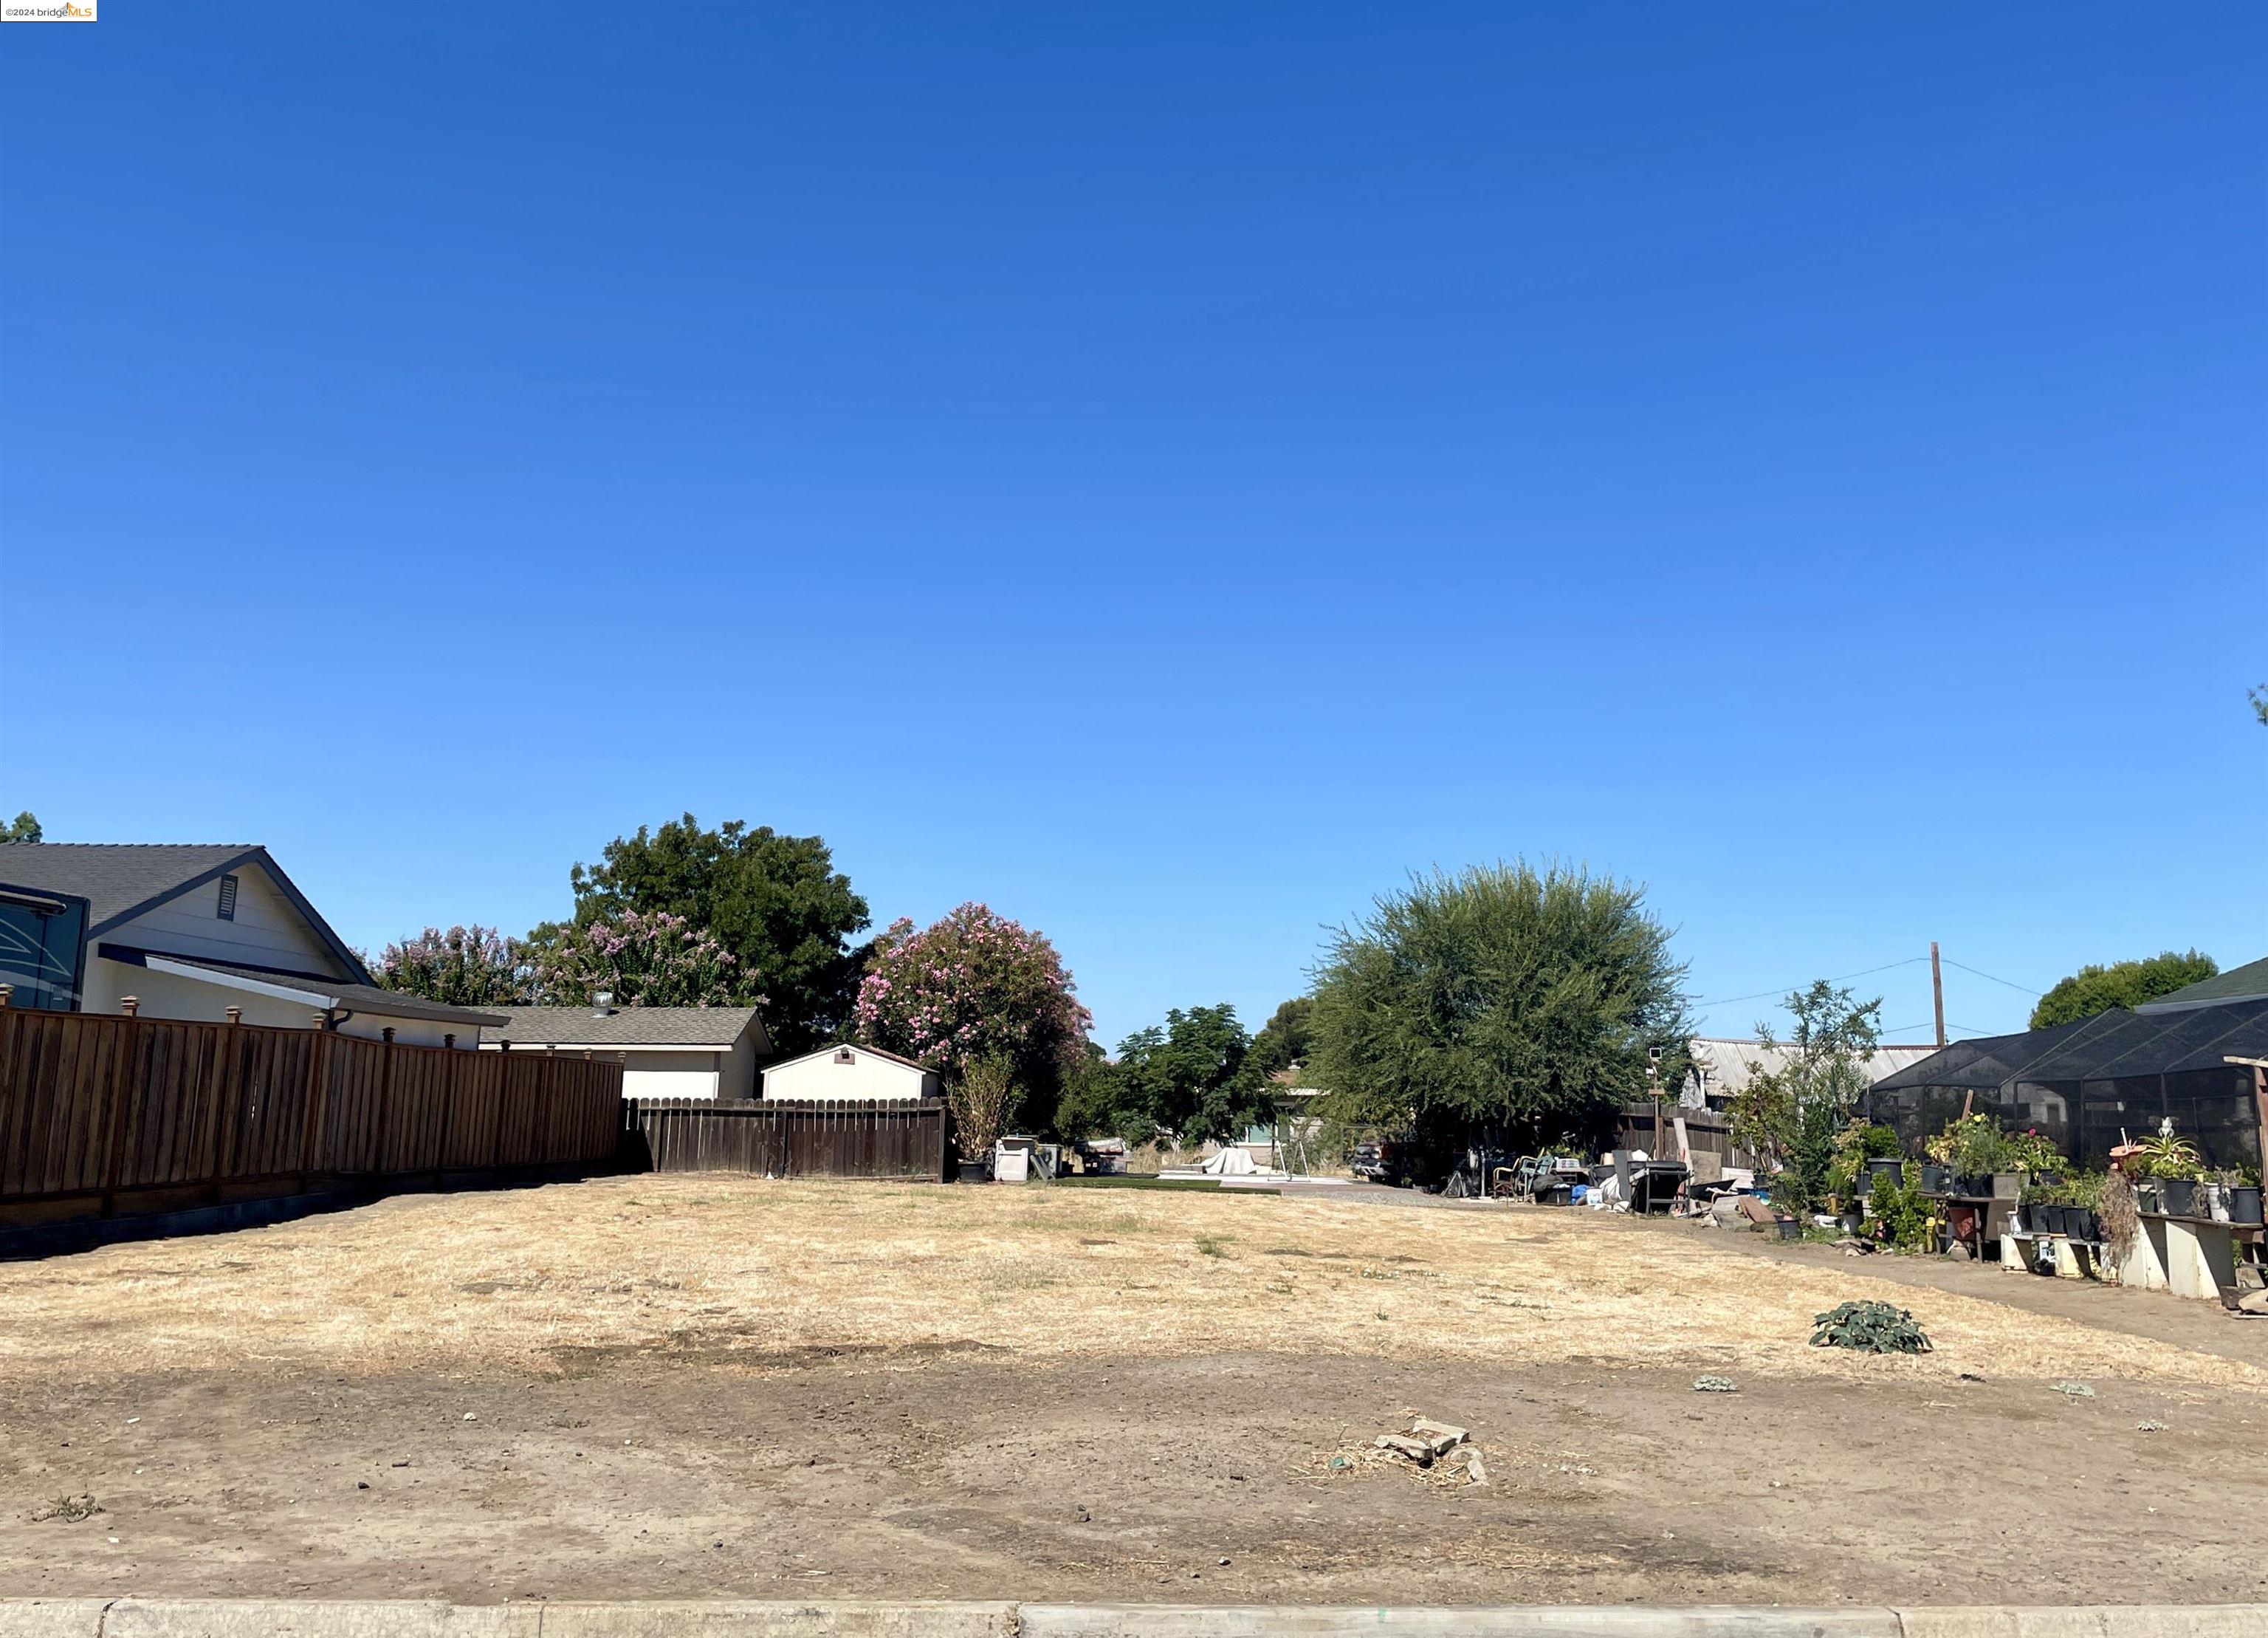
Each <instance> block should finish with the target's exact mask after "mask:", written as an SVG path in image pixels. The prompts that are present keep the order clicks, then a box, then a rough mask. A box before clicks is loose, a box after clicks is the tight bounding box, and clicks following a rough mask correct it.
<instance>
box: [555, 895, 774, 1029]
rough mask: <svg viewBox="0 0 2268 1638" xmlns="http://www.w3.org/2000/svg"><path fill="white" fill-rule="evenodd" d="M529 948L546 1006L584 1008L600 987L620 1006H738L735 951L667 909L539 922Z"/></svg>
mask: <svg viewBox="0 0 2268 1638" xmlns="http://www.w3.org/2000/svg"><path fill="white" fill-rule="evenodd" d="M527 950H528V956H529V964H530V970H531V973H532V976H533V979H534V991H535V995H536V999H537V1000H540V1001H541V1002H543V1003H544V1004H545V1005H548V1006H555V1007H572V1006H581V1005H585V1004H587V1003H589V1002H590V1001H592V1000H595V999H596V998H597V997H598V996H599V995H600V993H601V992H608V993H611V994H612V995H613V996H614V999H615V1005H616V1006H618V1007H729V1006H733V1005H735V1004H737V1003H736V1002H735V1000H734V997H735V995H736V993H737V986H738V980H739V978H740V973H739V970H738V968H739V963H737V962H736V961H734V959H733V953H732V952H731V951H730V950H728V949H726V948H725V947H724V946H723V945H722V944H720V943H718V941H717V940H716V939H715V938H713V937H712V936H711V934H710V933H709V932H708V931H707V930H706V929H705V928H701V927H696V926H694V925H693V924H692V923H691V922H689V921H688V920H687V919H685V918H684V917H682V916H674V915H671V914H670V913H669V912H668V911H637V910H625V911H620V912H619V913H617V914H615V915H613V916H602V917H599V918H596V919H593V920H591V921H587V922H584V923H582V924H581V925H579V926H556V925H554V926H542V927H538V928H537V929H536V930H535V931H534V933H529V934H528V945H527ZM754 1004H755V1005H756V1006H759V1007H761V1006H762V1005H763V998H762V996H758V997H756V998H755V1003H754Z"/></svg>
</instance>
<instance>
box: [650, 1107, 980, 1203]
mask: <svg viewBox="0 0 2268 1638" xmlns="http://www.w3.org/2000/svg"><path fill="white" fill-rule="evenodd" d="M622 1133H623V1139H624V1146H625V1147H626V1148H628V1149H629V1150H630V1154H629V1155H626V1156H625V1158H626V1160H627V1161H628V1162H629V1163H630V1164H632V1165H636V1164H638V1163H639V1162H645V1163H647V1164H650V1165H651V1166H652V1169H654V1170H656V1171H737V1172H747V1173H749V1174H751V1175H753V1176H755V1177H919V1178H924V1179H926V1180H927V1181H929V1182H932V1183H936V1182H941V1181H942V1180H943V1179H944V1177H945V1104H944V1103H943V1102H942V1101H941V1100H939V1099H937V1098H924V1099H922V1100H920V1101H918V1102H911V1101H908V1100H904V1099H900V1100H896V1101H890V1102H880V1103H865V1102H856V1103H854V1102H848V1101H840V1102H837V1101H828V1102H817V1101H814V1102H808V1103H806V1102H801V1101H795V1102H791V1101H788V1100H786V1099H780V1098H764V1099H747V1098H728V1099H713V1098H680V1097H671V1098H636V1099H632V1100H630V1101H629V1102H627V1103H624V1104H623V1105H622Z"/></svg>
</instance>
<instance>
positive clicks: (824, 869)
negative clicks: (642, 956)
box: [531, 814, 868, 1052]
mask: <svg viewBox="0 0 2268 1638" xmlns="http://www.w3.org/2000/svg"><path fill="white" fill-rule="evenodd" d="M570 881H571V883H572V884H573V887H574V889H575V923H576V925H577V926H578V927H584V926H590V925H591V924H593V923H594V922H598V921H601V920H608V919H617V918H619V917H621V916H622V915H623V914H624V913H625V912H629V911H637V912H639V913H641V914H644V915H655V914H666V915H671V916H678V917H682V918H683V919H685V920H686V921H687V922H689V923H690V924H691V925H692V926H695V927H697V928H700V929H703V931H705V932H706V933H709V934H710V935H711V937H712V938H714V939H715V941H717V942H718V945H720V946H721V947H722V948H724V950H725V952H726V953H727V954H729V955H730V956H732V957H733V961H732V963H731V965H730V967H729V969H728V975H729V976H728V977H727V978H726V980H725V982H726V986H727V989H728V991H729V999H731V1000H734V1001H737V1002H741V1003H747V1002H753V1001H755V1000H756V998H758V997H759V996H761V997H762V998H763V1007H764V1026H765V1028H766V1029H767V1030H768V1031H769V1032H770V1036H771V1038H772V1042H773V1044H774V1045H775V1046H777V1047H778V1048H779V1050H780V1051H783V1052H799V1051H806V1050H808V1049H809V1048H811V1047H813V1046H815V1045H817V1044H820V1043H821V1042H824V1041H828V1040H831V1039H834V1038H836V1037H838V1036H839V1035H840V1034H841V1033H842V1032H843V1029H844V1027H845V1026H846V1025H847V1024H848V1023H849V1022H850V1018H851V1007H852V1005H853V1003H854V1002H855V1000H856V999H857V995H858V977H859V971H860V969H861V968H862V966H863V965H864V964H865V958H866V956H867V953H868V952H867V949H866V948H865V947H855V948H854V947H853V946H852V945H851V942H850V941H851V938H852V937H853V936H854V935H856V934H857V933H859V932H861V931H863V930H864V929H865V926H866V925H867V919H868V918H867V911H866V901H865V899H863V898H861V897H860V896H858V894H857V893H855V892H853V891H852V890H851V879H850V878H849V877H848V876H846V875H844V874H843V873H842V872H840V871H838V870H836V868H835V861H834V856H833V854H832V853H830V852H828V846H827V844H826V843H825V842H824V841H823V840H821V838H820V837H815V836H783V835H781V834H780V833H778V832H777V831H776V830H772V829H771V828H770V826H769V825H760V826H758V827H757V828H755V829H754V830H751V829H749V828H748V826H747V824H746V823H744V822H742V821H740V820H738V819H735V820H733V821H732V822H730V823H726V824H723V825H720V826H718V827H717V828H716V829H714V830H710V829H705V828H703V825H702V824H701V823H700V821H698V820H697V819H696V818H695V817H694V816H693V815H691V814H687V815H685V816H684V817H683V818H681V819H674V820H671V821H670V822H669V823H666V824H663V825H660V826H659V827H657V828H655V829H652V830H648V829H647V828H646V827H645V826H644V825H640V826H639V827H638V830H637V834H636V835H634V836H627V837H616V838H615V840H614V841H612V842H609V843H608V844H607V847H606V851H605V852H604V853H603V854H602V855H601V856H600V861H599V862H598V863H597V864H595V865H581V864H578V865H577V866H576V867H575V868H574V871H573V873H572V874H571V877H570ZM553 931H554V930H552V929H548V928H539V929H538V930H537V932H536V933H535V934H533V935H531V936H532V937H534V938H537V939H538V940H541V939H544V938H546V937H548V936H550V935H551V934H552V933H553Z"/></svg>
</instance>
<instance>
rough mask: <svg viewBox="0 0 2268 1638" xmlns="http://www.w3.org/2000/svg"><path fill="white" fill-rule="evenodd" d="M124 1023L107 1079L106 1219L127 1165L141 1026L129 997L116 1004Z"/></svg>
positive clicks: (134, 1002)
mask: <svg viewBox="0 0 2268 1638" xmlns="http://www.w3.org/2000/svg"><path fill="white" fill-rule="evenodd" d="M119 1006H120V1010H121V1011H122V1012H123V1013H124V1014H125V1017H126V1021H125V1022H123V1023H122V1024H120V1025H119V1026H118V1061H117V1063H116V1064H114V1065H113V1066H112V1073H111V1078H110V1129H109V1130H108V1131H107V1133H104V1135H103V1142H102V1203H101V1207H100V1209H101V1214H102V1215H103V1216H105V1217H107V1216H109V1215H110V1214H112V1213H113V1212H114V1211H116V1210H117V1209H118V1177H119V1171H120V1169H121V1168H122V1167H123V1166H124V1165H125V1164H126V1103H127V1100H128V1098H129V1097H130V1096H133V1090H134V1088H133V1085H132V1078H133V1074H134V1059H135V1057H136V1051H135V1049H136V1047H137V1046H138V1045H139V1044H140V1038H139V1037H138V1036H137V1034H136V1031H137V1030H138V1029H140V1028H141V1026H140V1025H139V1024H137V1023H136V1022H135V1021H134V1015H136V1013H138V1012H140V1011H141V1010H142V1003H141V1001H140V1000H139V999H138V998H136V997H135V996H131V995H129V996H128V997H126V999H125V1000H122V1002H120V1003H119Z"/></svg>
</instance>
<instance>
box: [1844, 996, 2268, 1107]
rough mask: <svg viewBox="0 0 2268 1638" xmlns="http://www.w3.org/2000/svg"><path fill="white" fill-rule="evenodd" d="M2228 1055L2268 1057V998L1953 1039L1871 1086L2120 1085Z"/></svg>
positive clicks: (2116, 1011)
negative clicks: (2040, 1083) (2114, 1083)
mask: <svg viewBox="0 0 2268 1638" xmlns="http://www.w3.org/2000/svg"><path fill="white" fill-rule="evenodd" d="M2231 1055H2237V1056H2259V1055H2268V1000H2257V1001H2229V1002H2224V1003H2221V1004H2220V1005H2217V1006H2211V1007H2184V1008H2178V1009H2176V1010H2175V1011H2173V1012H2170V1013H2168V1012H2162V1011H2155V1010H2153V1011H2149V1012H2131V1013H2130V1012H2128V1011H2127V1010H2126V1009H2125V1008H2124V1007H2113V1008H2112V1009H2111V1010H2110V1011H2109V1012H2105V1013H2097V1014H2095V1015H2094V1016H2093V1017H2091V1018H2081V1019H2079V1020H2077V1021H2076V1022H2072V1023H2067V1024H2058V1025H2057V1026H2055V1028H2053V1029H2028V1030H2026V1031H2024V1032H2023V1033H2022V1034H2021V1035H2000V1036H1989V1037H1985V1038H1983V1039H1981V1040H1974V1041H1956V1042H1955V1043H1954V1044H1952V1045H1951V1046H1948V1047H1947V1048H1946V1049H1945V1051H1942V1052H1934V1053H1932V1054H1931V1055H1930V1056H1929V1057H1927V1058H1926V1059H1923V1060H1922V1061H1921V1062H1919V1063H1918V1064H1915V1065H1912V1066H1909V1067H1908V1068H1905V1069H1902V1070H1900V1071H1899V1072H1898V1073H1897V1074H1895V1075H1891V1076H1889V1078H1887V1079H1886V1080H1883V1081H1877V1082H1876V1083H1875V1086H1876V1089H1877V1090H1879V1091H1884V1092H1895V1091H1898V1090H1901V1089H1903V1088H1908V1087H1959V1088H1976V1089H1977V1090H1979V1091H1984V1090H1987V1089H1990V1088H1996V1087H2002V1086H2007V1085H2010V1084H2012V1083H2014V1082H2017V1081H2029V1082H2045V1081H2117V1080H2121V1079H2126V1078H2130V1077H2133V1076H2137V1075H2177V1074H2187V1073H2189V1072H2191V1071H2192V1070H2198V1069H2218V1068H2220V1067H2221V1066H2222V1062H2223V1060H2224V1059H2227V1058H2228V1057H2229V1056H2231Z"/></svg>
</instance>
